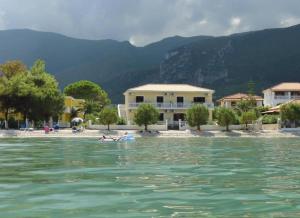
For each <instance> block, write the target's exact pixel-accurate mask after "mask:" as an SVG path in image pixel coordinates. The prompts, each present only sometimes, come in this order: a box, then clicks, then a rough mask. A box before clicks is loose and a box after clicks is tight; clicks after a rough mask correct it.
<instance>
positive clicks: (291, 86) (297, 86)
mask: <svg viewBox="0 0 300 218" xmlns="http://www.w3.org/2000/svg"><path fill="white" fill-rule="evenodd" d="M266 90H271V91H300V83H297V82H284V83H280V84H278V85H276V86H273V87H271V88H268V89H266ZM266 90H264V91H266Z"/></svg>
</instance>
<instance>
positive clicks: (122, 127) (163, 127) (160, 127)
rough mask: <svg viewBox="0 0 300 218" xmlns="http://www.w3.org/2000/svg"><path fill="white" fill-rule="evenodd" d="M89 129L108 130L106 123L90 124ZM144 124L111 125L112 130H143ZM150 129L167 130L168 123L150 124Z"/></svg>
mask: <svg viewBox="0 0 300 218" xmlns="http://www.w3.org/2000/svg"><path fill="white" fill-rule="evenodd" d="M88 128H89V129H96V130H107V126H106V125H90V126H89V127H88ZM143 129H144V126H137V125H110V130H143ZM148 130H155V131H167V130H168V127H167V126H166V125H150V126H148Z"/></svg>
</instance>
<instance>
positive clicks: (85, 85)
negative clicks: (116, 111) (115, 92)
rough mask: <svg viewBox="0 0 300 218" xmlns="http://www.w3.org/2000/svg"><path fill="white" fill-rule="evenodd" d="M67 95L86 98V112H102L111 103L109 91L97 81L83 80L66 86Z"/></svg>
mask: <svg viewBox="0 0 300 218" xmlns="http://www.w3.org/2000/svg"><path fill="white" fill-rule="evenodd" d="M64 93H65V95H69V96H72V97H74V98H79V99H84V100H85V106H84V108H85V111H84V114H91V113H94V112H100V111H101V110H102V109H103V108H104V107H105V106H107V105H109V104H110V100H109V98H108V96H107V93H106V92H105V91H104V90H103V89H102V88H101V87H100V86H99V85H97V84H96V83H93V82H91V81H87V80H81V81H78V82H75V83H72V84H70V85H68V86H67V87H65V89H64Z"/></svg>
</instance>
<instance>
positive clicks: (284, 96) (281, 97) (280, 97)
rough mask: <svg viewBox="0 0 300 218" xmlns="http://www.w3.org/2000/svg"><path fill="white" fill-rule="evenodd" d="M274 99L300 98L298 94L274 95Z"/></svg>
mask: <svg viewBox="0 0 300 218" xmlns="http://www.w3.org/2000/svg"><path fill="white" fill-rule="evenodd" d="M274 99H275V100H293V99H300V96H299V95H291V96H289V95H275V96H274Z"/></svg>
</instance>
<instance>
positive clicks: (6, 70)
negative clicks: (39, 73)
mask: <svg viewBox="0 0 300 218" xmlns="http://www.w3.org/2000/svg"><path fill="white" fill-rule="evenodd" d="M26 71H27V67H26V65H25V64H24V63H23V62H22V61H19V60H13V61H7V62H5V63H4V64H0V72H1V73H0V76H1V77H3V78H6V79H10V78H12V77H13V76H15V75H17V74H20V73H24V72H26ZM1 74H2V75H1Z"/></svg>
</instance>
